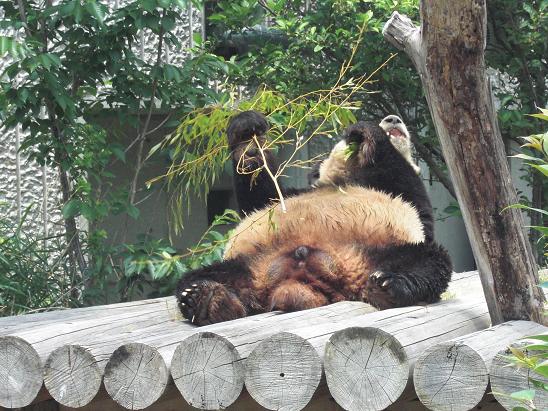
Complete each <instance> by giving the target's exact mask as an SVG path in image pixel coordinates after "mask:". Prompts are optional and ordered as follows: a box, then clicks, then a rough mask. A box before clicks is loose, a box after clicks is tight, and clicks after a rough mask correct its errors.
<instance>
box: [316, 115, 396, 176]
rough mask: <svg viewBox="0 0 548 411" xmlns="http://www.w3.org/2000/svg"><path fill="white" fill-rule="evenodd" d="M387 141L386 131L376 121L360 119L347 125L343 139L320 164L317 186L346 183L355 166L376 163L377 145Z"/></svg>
mask: <svg viewBox="0 0 548 411" xmlns="http://www.w3.org/2000/svg"><path fill="white" fill-rule="evenodd" d="M385 141H386V137H385V134H384V131H383V130H382V129H381V128H380V127H379V126H378V125H377V124H375V123H374V122H371V121H360V122H358V123H356V124H353V125H351V126H349V127H347V128H346V129H345V130H344V132H343V134H342V139H341V141H339V142H338V143H337V144H336V145H335V147H333V149H332V150H331V153H329V156H328V157H327V158H326V159H325V160H324V161H323V162H322V163H321V164H320V169H319V177H318V179H317V181H316V183H315V186H317V187H321V186H326V185H341V184H344V183H345V181H346V180H347V177H348V172H349V170H351V169H352V168H353V167H354V166H357V167H366V166H369V165H373V164H374V163H375V155H376V154H377V147H378V145H379V144H381V145H382V144H383V143H384V142H385Z"/></svg>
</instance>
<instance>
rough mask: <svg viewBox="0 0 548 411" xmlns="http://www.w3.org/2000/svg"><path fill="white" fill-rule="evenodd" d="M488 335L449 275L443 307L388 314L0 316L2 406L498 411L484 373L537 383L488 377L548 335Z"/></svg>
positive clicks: (352, 306) (149, 305)
mask: <svg viewBox="0 0 548 411" xmlns="http://www.w3.org/2000/svg"><path fill="white" fill-rule="evenodd" d="M489 326H490V320H489V313H488V310H487V305H486V303H485V299H484V297H483V293H482V288H481V284H480V281H479V277H478V275H477V272H468V273H460V274H454V276H453V281H452V282H451V285H450V288H449V290H448V292H447V293H446V295H445V297H444V300H443V301H442V302H440V303H437V304H433V305H429V306H413V307H403V308H397V309H391V310H384V311H377V310H375V309H374V308H373V307H371V306H369V305H367V304H365V303H360V302H342V303H337V304H333V305H330V306H325V307H320V308H317V309H312V310H306V311H300V312H295V313H285V314H284V313H280V312H272V313H267V314H261V315H257V316H253V317H247V318H242V319H239V320H235V321H229V322H225V323H219V324H214V325H211V326H206V327H195V326H193V325H191V324H189V323H188V322H187V321H185V320H183V319H182V318H181V315H180V313H179V312H178V310H177V307H176V302H175V298H173V297H167V298H159V299H154V300H146V301H138V302H132V303H124V304H114V305H109V306H101V307H90V308H82V309H73V310H67V311H56V312H48V313H40V314H32V315H27V316H18V317H8V318H0V406H2V407H8V408H14V409H17V408H19V409H25V410H69V409H74V408H77V409H81V410H107V411H108V410H122V409H147V410H172V409H173V410H175V409H177V410H186V409H188V410H190V409H196V408H197V409H225V408H226V409H229V410H262V409H272V410H278V409H279V410H300V409H305V410H318V411H320V410H341V409H348V410H360V411H361V410H382V409H389V410H410V411H413V410H426V409H433V410H445V409H447V410H452V411H457V410H460V409H463V410H467V409H483V410H496V409H504V408H503V407H501V405H499V404H498V403H497V402H496V401H495V399H494V398H493V396H492V395H490V394H487V393H488V392H490V389H489V388H488V384H489V382H490V377H491V383H492V384H493V385H496V384H499V385H498V386H501V387H504V389H509V390H515V391H517V390H519V389H526V388H528V384H529V382H528V380H527V378H521V379H520V377H519V375H518V376H517V377H514V376H512V377H511V378H510V377H508V375H501V374H500V373H498V372H493V370H491V369H490V367H492V366H493V364H495V363H497V362H496V361H494V360H493V359H494V358H495V357H496V355H497V354H498V353H499V352H501V351H504V350H505V349H506V348H507V346H508V345H509V344H511V343H513V342H514V341H516V340H517V339H518V338H520V337H522V336H526V335H532V334H540V333H543V334H544V333H546V332H547V331H548V330H547V329H546V328H545V327H543V326H541V325H538V324H536V323H531V322H524V321H518V322H510V323H505V324H503V325H500V326H498V327H494V328H489ZM474 333H475V334H474ZM511 370H513V369H511ZM493 376H495V378H494V377H493ZM497 378H498V380H497ZM510 392H512V391H510ZM501 398H502V397H500V398H498V399H499V400H501ZM545 400H546V402H544V401H545ZM501 401H502V402H503V404H504V406H505V407H506V409H511V407H512V406H514V404H513V403H511V402H508V401H506V403H505V400H501ZM535 402H536V404H537V407H538V406H540V405H539V404H542V409H544V408H548V399H546V398H543V397H540V395H539V396H538V397H537V398H536V401H535ZM423 404H426V406H427V407H428V408H426V406H425V405H423ZM545 405H546V407H545ZM23 407H24V408H23Z"/></svg>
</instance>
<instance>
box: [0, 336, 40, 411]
mask: <svg viewBox="0 0 548 411" xmlns="http://www.w3.org/2000/svg"><path fill="white" fill-rule="evenodd" d="M40 388H42V361H41V360H40V356H39V355H38V353H37V352H36V350H35V349H34V348H32V346H31V345H30V344H29V343H28V342H26V341H25V340H23V339H22V338H19V337H13V336H6V337H0V406H1V407H6V408H20V407H26V406H27V405H29V404H30V403H31V402H32V401H33V400H34V398H36V395H38V391H40Z"/></svg>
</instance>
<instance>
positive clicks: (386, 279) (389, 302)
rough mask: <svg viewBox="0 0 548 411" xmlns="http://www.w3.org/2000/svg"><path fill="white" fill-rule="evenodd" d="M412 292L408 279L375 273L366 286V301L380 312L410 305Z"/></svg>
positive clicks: (396, 275) (385, 273)
mask: <svg viewBox="0 0 548 411" xmlns="http://www.w3.org/2000/svg"><path fill="white" fill-rule="evenodd" d="M411 299H412V290H411V287H410V283H409V279H408V278H406V276H404V275H402V274H397V273H391V272H384V271H375V272H374V273H372V274H371V275H370V276H369V278H368V280H367V285H366V300H367V302H368V303H369V304H371V305H373V306H374V307H376V308H379V309H381V310H384V309H387V308H394V307H402V306H405V305H410V304H411V301H410V300H411Z"/></svg>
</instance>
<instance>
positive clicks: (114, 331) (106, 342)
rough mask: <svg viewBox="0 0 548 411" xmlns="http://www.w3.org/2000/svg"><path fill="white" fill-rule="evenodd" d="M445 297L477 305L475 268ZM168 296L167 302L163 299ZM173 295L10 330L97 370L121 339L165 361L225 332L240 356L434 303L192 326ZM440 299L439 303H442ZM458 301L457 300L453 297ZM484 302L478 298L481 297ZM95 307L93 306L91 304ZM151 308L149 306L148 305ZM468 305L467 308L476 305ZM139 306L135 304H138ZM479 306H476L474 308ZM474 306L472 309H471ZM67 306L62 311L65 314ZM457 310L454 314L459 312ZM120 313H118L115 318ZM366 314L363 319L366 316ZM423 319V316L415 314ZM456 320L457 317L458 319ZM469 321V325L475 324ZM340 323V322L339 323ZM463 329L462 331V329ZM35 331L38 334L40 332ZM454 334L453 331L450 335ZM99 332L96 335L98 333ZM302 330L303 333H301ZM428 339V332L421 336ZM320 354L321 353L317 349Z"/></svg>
mask: <svg viewBox="0 0 548 411" xmlns="http://www.w3.org/2000/svg"><path fill="white" fill-rule="evenodd" d="M448 294H449V298H450V299H451V300H450V302H453V301H454V300H458V297H459V296H461V295H465V296H466V298H468V300H470V301H477V304H480V305H481V302H480V300H481V301H483V300H482V298H483V297H482V295H481V285H480V283H479V279H478V276H477V274H474V273H461V274H455V275H454V279H453V281H452V282H451V285H450V290H449V293H448ZM169 301H171V302H169ZM173 302H174V300H164V301H163V303H162V304H157V303H154V304H150V305H146V304H144V306H148V307H150V308H147V310H146V311H138V309H137V308H135V307H134V308H132V310H133V309H135V310H137V312H135V311H133V312H131V310H130V311H127V310H125V309H124V310H122V311H120V313H121V314H120V315H117V314H116V311H115V310H109V307H108V306H107V307H104V308H105V309H107V311H106V312H107V313H108V314H107V315H106V316H105V317H104V316H103V315H101V311H100V310H98V311H97V310H95V311H94V314H93V316H87V317H85V318H84V319H82V320H81V319H79V318H74V319H72V320H71V319H68V320H63V319H58V320H56V321H52V322H50V323H46V324H43V325H42V326H40V325H39V324H38V323H37V322H32V327H31V329H30V330H29V331H28V332H27V331H25V330H19V331H16V333H20V334H21V335H24V336H25V337H26V338H28V339H30V340H31V341H32V345H33V347H35V348H36V350H37V351H38V353H39V354H40V356H41V357H42V359H43V360H45V359H46V358H47V356H48V355H49V354H50V353H51V352H52V351H53V350H54V349H56V348H58V347H59V346H62V345H65V344H66V343H70V344H78V345H81V346H82V347H83V348H85V349H86V350H87V351H88V352H89V353H90V354H92V355H93V357H94V361H95V362H96V364H97V366H98V367H99V369H100V370H101V372H103V370H104V367H105V364H106V363H107V361H108V360H109V358H110V356H111V354H112V352H113V351H114V350H115V349H116V348H118V347H119V346H120V345H121V344H124V343H129V342H140V343H144V344H148V345H150V346H152V347H154V348H156V349H157V350H158V352H159V353H160V355H161V356H162V357H163V358H164V360H165V362H166V364H169V363H171V359H172V357H173V353H174V351H175V348H176V347H177V345H178V344H179V343H180V342H181V341H182V340H184V339H185V338H186V337H188V336H189V335H192V334H195V333H198V332H203V331H210V332H215V333H217V334H219V335H220V336H222V337H224V338H228V339H229V340H230V341H231V342H232V343H233V344H234V345H235V346H236V348H237V349H238V351H239V352H240V355H241V356H242V358H246V357H247V356H248V355H249V353H250V352H251V351H252V350H253V348H255V347H256V346H257V345H258V344H259V343H260V342H261V341H263V340H264V339H266V338H268V337H270V336H271V335H273V334H274V333H276V332H280V331H293V332H298V333H300V332H302V331H304V332H307V331H306V330H310V333H311V335H312V336H314V333H315V332H316V331H321V333H323V334H325V335H327V337H325V341H323V344H325V342H326V341H327V339H328V338H329V336H330V335H331V334H332V333H333V332H335V331H338V330H341V329H343V328H346V327H348V326H354V325H358V326H363V325H366V326H367V325H373V326H376V324H375V322H382V321H383V318H390V317H394V318H399V319H402V318H403V317H405V316H410V317H414V318H419V319H420V318H423V313H427V312H431V311H432V309H434V310H435V311H436V312H438V310H439V309H438V308H435V307H437V305H434V306H431V307H427V308H425V307H405V308H402V309H397V310H391V311H390V312H389V311H386V312H374V313H373V314H372V315H373V316H372V317H369V316H370V315H371V314H368V315H367V316H364V315H363V314H366V313H371V312H373V311H375V310H374V309H373V308H372V307H370V306H368V305H367V304H364V303H359V302H342V303H337V304H333V305H331V306H325V307H320V308H317V309H313V310H306V311H299V312H294V313H285V314H283V313H279V312H272V313H267V314H261V315H258V316H253V317H248V318H243V319H239V320H235V321H231V322H225V323H219V324H214V325H211V326H207V327H195V326H192V325H190V324H189V323H188V322H186V321H181V320H179V319H178V318H177V312H173V311H172V310H171V308H173V307H174V305H173ZM443 304H445V303H443ZM443 304H442V309H443V310H449V311H450V310H451V309H454V310H456V313H450V312H449V311H444V312H445V314H444V315H451V316H453V318H456V319H462V318H463V316H464V314H463V311H462V308H459V307H454V306H453V308H447V309H446V308H443V307H445V305H443ZM459 304H460V303H459ZM483 304H484V303H483ZM94 308H96V309H98V308H99V307H94ZM152 308H153V310H152V311H151V309H152ZM476 309H477V307H476V308H473V309H472V311H474V310H476ZM139 310H141V308H139ZM480 311H481V310H480ZM474 312H476V313H477V312H478V311H477V310H476V311H474ZM69 313H70V312H68V313H67V314H69ZM459 313H460V314H459ZM118 317H121V318H118ZM358 318H360V319H361V318H363V320H360V321H359V322H357V323H354V322H353V321H352V320H353V319H358ZM368 318H369V319H368ZM484 319H485V318H483V317H482V316H481V315H479V318H477V319H476V320H475V321H477V322H478V324H479V323H481V322H482V321H483V320H484ZM421 321H426V320H421ZM458 321H460V320H458ZM470 324H471V322H470V321H469V320H468V319H465V328H464V329H463V330H459V331H462V332H461V334H462V333H466V332H471V331H474V330H476V329H479V328H474V329H470V328H466V327H469V326H470ZM478 324H475V326H478ZM343 325H344V326H343ZM467 330H468V331H467ZM454 332H456V331H455V330H447V333H448V335H447V338H451V336H452V335H454V334H451V333H454ZM461 334H456V335H461ZM41 335H42V336H43V337H41ZM456 335H454V336H456ZM98 336H100V338H98ZM303 336H304V335H303ZM315 338H317V340H315V339H313V340H311V341H312V342H313V343H314V344H316V342H314V341H319V340H321V338H322V337H319V335H318V334H316V336H315ZM426 340H428V338H426ZM318 347H321V348H320V349H321V350H323V346H321V343H318ZM321 355H323V354H321ZM86 384H87V383H86V381H84V380H74V381H73V386H74V387H72V389H73V390H74V391H76V392H78V390H81V391H83V390H85V389H86V386H85V385H86Z"/></svg>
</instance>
